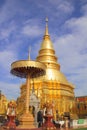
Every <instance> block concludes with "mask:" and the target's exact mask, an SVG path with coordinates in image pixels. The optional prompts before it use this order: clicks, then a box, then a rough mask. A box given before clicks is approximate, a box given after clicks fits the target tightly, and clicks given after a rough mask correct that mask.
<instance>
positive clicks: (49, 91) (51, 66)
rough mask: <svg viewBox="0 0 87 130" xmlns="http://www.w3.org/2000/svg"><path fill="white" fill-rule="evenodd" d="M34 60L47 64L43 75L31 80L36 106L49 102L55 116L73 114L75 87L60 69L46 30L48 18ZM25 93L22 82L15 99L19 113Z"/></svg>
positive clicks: (21, 110)
mask: <svg viewBox="0 0 87 130" xmlns="http://www.w3.org/2000/svg"><path fill="white" fill-rule="evenodd" d="M36 61H39V62H42V63H44V64H45V65H46V66H47V69H46V74H45V75H44V76H42V77H39V78H35V79H33V80H31V87H30V89H31V93H32V89H33V88H34V93H35V95H36V96H37V99H38V100H39V101H40V102H39V104H38V107H40V108H42V109H43V108H44V106H45V105H46V104H47V103H49V104H51V105H52V109H53V114H54V117H55V118H56V115H57V114H58V115H59V116H61V115H68V114H70V115H71V116H73V115H75V107H76V103H75V94H74V88H75V87H74V85H73V84H71V83H70V82H69V81H68V80H67V78H66V76H65V75H64V74H63V73H62V72H61V70H60V64H59V63H58V59H57V57H56V54H55V50H54V48H53V43H52V41H51V38H50V35H49V32H48V20H46V27H45V34H44V36H43V39H42V43H41V48H40V50H39V52H38V56H37V57H36ZM25 94H26V84H25V83H24V84H22V85H21V87H20V97H18V99H17V104H18V108H17V111H18V113H20V114H21V113H22V112H23V111H24V107H23V106H24V102H25Z"/></svg>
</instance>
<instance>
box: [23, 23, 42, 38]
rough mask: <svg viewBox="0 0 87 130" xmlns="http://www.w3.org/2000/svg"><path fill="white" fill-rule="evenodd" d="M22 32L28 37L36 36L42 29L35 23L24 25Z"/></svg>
mask: <svg viewBox="0 0 87 130" xmlns="http://www.w3.org/2000/svg"><path fill="white" fill-rule="evenodd" d="M22 33H23V34H25V35H28V36H30V37H37V36H39V35H40V34H42V30H41V29H40V28H39V27H38V26H35V25H26V26H24V28H23V30H22Z"/></svg>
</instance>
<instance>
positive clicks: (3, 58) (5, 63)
mask: <svg viewBox="0 0 87 130" xmlns="http://www.w3.org/2000/svg"><path fill="white" fill-rule="evenodd" d="M15 59H16V55H15V53H14V52H12V51H8V50H4V51H2V52H0V67H2V68H3V70H4V71H9V70H10V67H11V63H12V62H13V61H14V60H15Z"/></svg>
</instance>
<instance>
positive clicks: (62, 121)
mask: <svg viewBox="0 0 87 130" xmlns="http://www.w3.org/2000/svg"><path fill="white" fill-rule="evenodd" d="M43 116H44V111H42V110H39V111H38V113H37V122H38V127H41V126H42V124H43V122H44V119H43ZM52 122H53V123H54V125H55V126H56V127H60V128H62V127H69V126H70V122H69V119H68V118H57V120H53V119H52Z"/></svg>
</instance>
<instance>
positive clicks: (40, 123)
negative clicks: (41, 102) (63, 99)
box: [37, 110, 43, 127]
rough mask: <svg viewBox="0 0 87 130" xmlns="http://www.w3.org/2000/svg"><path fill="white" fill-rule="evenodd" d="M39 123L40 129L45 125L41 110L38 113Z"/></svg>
mask: <svg viewBox="0 0 87 130" xmlns="http://www.w3.org/2000/svg"><path fill="white" fill-rule="evenodd" d="M37 122H38V127H41V126H42V123H43V113H42V111H41V110H39V111H38V113H37Z"/></svg>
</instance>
